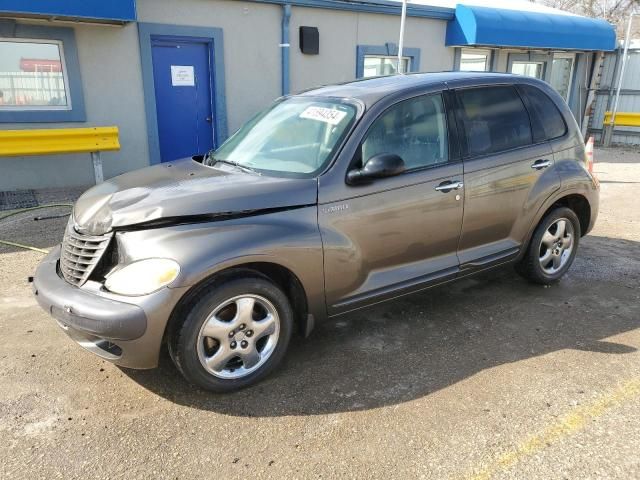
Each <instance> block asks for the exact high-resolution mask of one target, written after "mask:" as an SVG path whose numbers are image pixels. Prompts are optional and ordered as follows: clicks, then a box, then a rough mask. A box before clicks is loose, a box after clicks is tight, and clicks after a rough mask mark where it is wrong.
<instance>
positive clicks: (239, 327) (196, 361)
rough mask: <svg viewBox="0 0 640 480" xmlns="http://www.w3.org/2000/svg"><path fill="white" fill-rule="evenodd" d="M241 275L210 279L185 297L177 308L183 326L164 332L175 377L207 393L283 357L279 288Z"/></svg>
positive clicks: (241, 383)
mask: <svg viewBox="0 0 640 480" xmlns="http://www.w3.org/2000/svg"><path fill="white" fill-rule="evenodd" d="M241 275H242V276H236V277H231V278H230V279H227V278H228V277H227V278H225V279H224V281H219V282H216V281H213V282H211V283H209V284H208V286H206V287H205V288H202V289H200V290H199V291H198V293H197V294H196V295H194V296H192V297H191V298H189V299H187V301H186V303H185V304H184V305H183V306H182V307H181V310H180V311H181V312H182V313H183V314H184V322H182V323H181V324H176V325H175V326H174V327H173V329H172V331H171V332H170V334H169V342H168V344H169V353H170V354H171V358H172V359H173V362H174V363H175V365H176V367H177V368H178V370H179V371H180V373H181V374H182V375H183V376H184V377H185V378H186V379H187V381H189V382H190V383H192V384H194V385H197V386H199V387H201V388H203V389H205V390H209V391H212V392H219V393H225V392H231V391H233V390H237V389H240V388H244V387H248V386H249V385H253V384H255V383H257V382H259V381H260V380H262V379H263V378H264V377H266V376H267V375H268V374H269V373H271V372H272V371H273V370H274V369H275V368H276V367H277V366H278V365H279V364H280V362H281V361H282V359H283V358H284V355H285V353H286V351H287V347H288V346H289V340H290V338H291V332H292V330H293V311H292V308H291V304H290V303H289V300H288V299H287V296H286V295H285V294H284V293H283V292H282V290H280V289H279V288H278V287H277V286H276V285H274V284H273V283H272V282H271V281H270V280H268V279H267V278H266V277H263V276H262V275H260V274H258V273H256V274H253V273H251V272H247V271H243V272H242V274H241ZM252 302H253V303H252ZM256 353H257V356H256ZM225 359H226V361H225Z"/></svg>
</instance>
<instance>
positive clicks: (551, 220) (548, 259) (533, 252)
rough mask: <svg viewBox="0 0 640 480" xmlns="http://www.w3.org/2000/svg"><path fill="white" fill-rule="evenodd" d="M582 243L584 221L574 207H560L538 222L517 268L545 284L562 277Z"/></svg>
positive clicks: (533, 279)
mask: <svg viewBox="0 0 640 480" xmlns="http://www.w3.org/2000/svg"><path fill="white" fill-rule="evenodd" d="M579 243H580V221H579V220H578V217H577V216H576V214H575V213H574V211H573V210H571V209H570V208H566V207H558V208H556V209H554V210H552V211H551V212H549V213H548V214H547V215H546V216H545V217H544V218H543V219H542V220H541V221H540V223H539V224H538V226H537V227H536V230H535V232H534V233H533V237H532V238H531V243H530V244H529V248H528V250H527V252H526V254H525V256H524V257H523V258H522V260H520V262H519V263H518V264H517V265H516V271H517V272H518V273H520V275H522V276H523V277H525V278H526V279H527V280H530V281H532V282H534V283H540V284H543V285H547V284H550V283H552V282H555V281H557V280H559V279H560V278H561V277H562V276H563V275H564V274H565V273H566V272H567V270H569V267H571V264H572V263H573V260H574V258H575V256H576V252H577V251H578V244H579Z"/></svg>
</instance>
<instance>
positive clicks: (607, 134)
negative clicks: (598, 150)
mask: <svg viewBox="0 0 640 480" xmlns="http://www.w3.org/2000/svg"><path fill="white" fill-rule="evenodd" d="M634 15H636V14H635V13H631V14H630V15H629V23H628V24H627V35H626V37H625V39H624V51H623V53H622V67H621V68H620V77H618V87H617V88H616V97H615V100H614V102H613V110H612V111H611V120H610V121H609V125H608V127H609V128H608V129H607V131H606V132H605V139H604V145H605V146H607V147H608V146H609V145H611V139H612V137H613V128H614V125H615V123H616V114H617V113H618V103H619V102H620V90H621V89H622V81H623V80H624V73H625V70H626V69H627V53H628V51H629V43H630V42H631V23H632V22H633V16H634Z"/></svg>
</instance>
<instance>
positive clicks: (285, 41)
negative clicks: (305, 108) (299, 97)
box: [280, 3, 291, 96]
mask: <svg viewBox="0 0 640 480" xmlns="http://www.w3.org/2000/svg"><path fill="white" fill-rule="evenodd" d="M290 21H291V5H290V4H288V3H286V4H284V5H282V41H281V43H280V52H281V55H282V69H281V70H282V95H283V96H284V95H289V52H290V51H291V48H290V47H291V44H290V43H289V22H290Z"/></svg>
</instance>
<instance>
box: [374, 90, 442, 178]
mask: <svg viewBox="0 0 640 480" xmlns="http://www.w3.org/2000/svg"><path fill="white" fill-rule="evenodd" d="M381 153H395V154H396V155H399V156H400V158H402V160H404V163H405V165H406V167H407V170H411V169H415V168H421V167H427V166H430V165H437V164H439V163H445V162H447V160H448V159H449V151H448V139H447V119H446V115H445V110H444V104H443V102H442V96H441V95H425V96H422V97H417V98H412V99H410V100H405V101H403V102H400V103H398V104H397V105H394V106H392V107H391V108H389V109H388V110H387V111H386V112H384V113H383V114H382V115H380V117H378V118H377V119H376V121H375V122H374V123H373V125H371V127H370V128H369V131H368V132H367V135H366V136H365V139H364V141H363V142H362V164H363V165H364V164H366V163H367V161H369V159H370V158H371V157H373V156H375V155H379V154H381Z"/></svg>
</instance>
